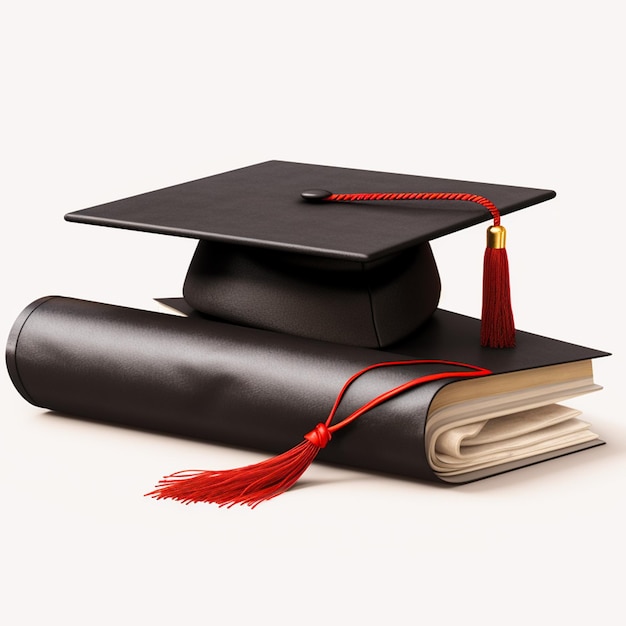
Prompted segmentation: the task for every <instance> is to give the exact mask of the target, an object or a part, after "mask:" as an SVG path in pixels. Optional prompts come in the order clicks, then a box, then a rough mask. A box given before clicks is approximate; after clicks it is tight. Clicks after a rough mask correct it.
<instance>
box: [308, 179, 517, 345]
mask: <svg viewBox="0 0 626 626" xmlns="http://www.w3.org/2000/svg"><path fill="white" fill-rule="evenodd" d="M302 197H303V198H304V199H305V200H309V201H312V202H371V201H385V202H386V201H390V200H454V201H462V202H474V203H476V204H480V205H481V206H482V207H484V208H485V209H487V210H488V211H489V212H490V213H491V215H492V216H493V226H491V227H490V228H489V230H488V231H487V249H486V251H485V259H484V265H483V307H482V320H481V331H480V343H481V345H482V346H484V347H488V348H513V347H514V346H515V324H514V321H513V310H512V307H511V289H510V285H509V262H508V258H507V254H506V249H505V247H504V246H505V238H506V231H505V230H504V227H503V226H501V225H500V211H499V210H498V207H496V205H495V204H494V203H493V202H491V200H488V199H487V198H484V197H483V196H478V195H475V194H470V193H445V192H415V193H413V192H410V193H408V192H407V193H332V192H330V191H326V190H324V189H310V190H307V191H303V192H302Z"/></svg>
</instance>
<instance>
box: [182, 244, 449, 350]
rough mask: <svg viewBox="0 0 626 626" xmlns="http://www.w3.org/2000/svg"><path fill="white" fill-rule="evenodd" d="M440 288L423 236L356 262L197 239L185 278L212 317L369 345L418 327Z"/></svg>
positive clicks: (192, 296)
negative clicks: (418, 241)
mask: <svg viewBox="0 0 626 626" xmlns="http://www.w3.org/2000/svg"><path fill="white" fill-rule="evenodd" d="M440 291H441V283H440V280H439V272H438V270H437V266H436V264H435V260H434V257H433V254H432V250H431V248H430V245H429V244H428V243H424V244H421V245H419V246H416V247H414V248H411V249H410V250H405V251H403V252H400V253H397V254H393V255H389V256H387V257H384V258H382V259H378V260H376V261H368V262H358V261H348V260H339V259H329V258H325V257H315V256H311V255H305V254H298V253H293V252H284V251H281V250H267V249H260V248H253V247H248V246H238V245H230V244H225V243H222V242H210V241H200V242H199V244H198V247H197V248H196V252H195V254H194V257H193V259H192V262H191V265H190V267H189V271H188V273H187V277H186V279H185V284H184V298H185V300H186V301H187V303H188V304H189V305H190V306H191V307H192V308H193V309H195V310H196V311H199V312H201V313H204V314H206V315H209V316H211V317H214V318H217V319H221V320H224V321H227V322H230V323H234V324H240V325H244V326H252V327H255V328H262V329H266V330H274V331H278V332H282V333H287V334H291V335H297V336H301V337H309V338H313V339H320V340H325V341H332V342H336V343H342V344H347V345H355V346H363V347H369V348H382V347H385V346H388V345H390V344H392V343H394V342H395V341H398V340H400V339H402V338H404V337H406V336H407V335H409V334H410V333H412V332H413V331H414V330H416V329H417V328H418V327H419V326H420V325H421V324H422V323H423V322H424V321H426V320H427V319H428V318H429V317H430V315H431V314H432V313H433V311H434V310H435V309H436V308H437V304H438V302H439V295H440Z"/></svg>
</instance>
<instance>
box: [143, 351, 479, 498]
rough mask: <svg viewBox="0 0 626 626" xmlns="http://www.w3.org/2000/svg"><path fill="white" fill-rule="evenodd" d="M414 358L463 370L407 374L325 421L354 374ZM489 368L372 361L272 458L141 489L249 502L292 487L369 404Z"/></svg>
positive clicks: (166, 495)
mask: <svg viewBox="0 0 626 626" xmlns="http://www.w3.org/2000/svg"><path fill="white" fill-rule="evenodd" d="M416 364H440V365H451V366H455V367H461V368H466V371H445V372H437V373H434V374H427V375H424V376H420V377H419V378H414V379H412V380H409V381H408V382H406V383H403V384H402V385H399V386H397V387H395V388H393V389H390V390H389V391H386V392H385V393H382V394H380V395H379V396H376V397H375V398H374V399H373V400H370V401H369V402H367V403H366V404H364V405H363V406H362V407H360V408H359V409H357V410H356V411H354V412H353V413H351V414H350V415H348V416H347V417H346V418H345V419H343V420H342V421H341V422H339V423H337V424H334V425H331V422H332V420H333V418H334V417H335V414H336V413H337V410H338V408H339V405H340V403H341V400H342V399H343V397H344V395H345V393H346V391H347V390H348V387H350V385H351V384H352V383H353V382H354V381H355V380H356V379H357V378H359V377H360V376H362V375H363V374H365V373H366V372H369V371H371V370H374V369H377V368H380V367H390V366H399V365H416ZM488 374H491V372H490V371H489V370H487V369H485V368H483V367H478V366H475V365H467V364H465V363H458V362H456V361H444V360H435V359H418V360H411V361H386V362H383V363H375V364H373V365H370V366H368V367H365V368H364V369H362V370H360V371H359V372H357V373H356V374H354V375H353V376H351V377H350V378H349V379H348V380H347V381H346V382H345V383H344V385H343V387H342V389H341V391H340V392H339V394H338V396H337V398H336V400H335V403H334V405H333V407H332V409H331V411H330V413H329V415H328V417H327V419H326V421H325V422H324V423H320V424H318V425H317V426H316V427H315V428H314V429H313V430H312V431H311V432H309V433H307V434H306V435H305V436H304V441H302V442H300V443H299V444H298V445H297V446H295V447H293V448H291V450H288V451H287V452H284V453H282V454H280V455H278V456H276V457H274V458H271V459H267V460H265V461H261V462H260V463H255V464H253V465H247V466H246V467H241V468H235V469H230V470H224V471H212V470H185V471H182V472H176V473H174V474H171V475H170V476H166V477H165V478H163V479H162V480H161V481H160V482H159V484H158V485H157V486H156V488H155V489H154V490H153V491H151V492H149V493H147V494H146V496H151V497H153V498H156V499H157V500H161V499H166V498H169V499H172V500H178V501H180V502H183V503H184V504H190V503H192V502H211V503H214V504H217V505H219V506H226V507H231V506H233V505H235V504H246V505H248V506H250V507H251V508H254V507H256V506H257V505H259V504H260V503H261V502H265V501H267V500H270V499H272V498H275V497H276V496H278V495H280V494H281V493H284V492H285V491H287V490H288V489H289V488H290V487H292V486H293V485H294V484H295V483H296V481H297V480H298V479H299V478H300V477H301V476H302V474H304V472H305V471H306V469H307V468H308V467H309V465H311V463H312V462H313V461H314V460H315V458H316V457H317V454H318V452H319V451H320V450H321V449H322V448H324V447H326V445H327V444H328V442H329V441H330V440H331V437H332V434H333V433H335V432H337V431H338V430H340V429H341V428H344V427H345V426H347V425H348V424H350V423H352V422H353V421H354V420H356V419H357V418H359V417H360V416H361V415H363V414H364V413H367V412H368V411H370V410H371V409H373V408H374V407H376V406H378V405H380V404H382V403H383V402H386V401H388V400H390V399H391V398H395V397H396V396H398V395H400V394H401V393H404V392H405V391H407V390H409V389H412V388H413V387H416V386H418V385H422V384H424V383H427V382H432V381H435V380H442V379H447V378H473V377H477V376H486V375H488Z"/></svg>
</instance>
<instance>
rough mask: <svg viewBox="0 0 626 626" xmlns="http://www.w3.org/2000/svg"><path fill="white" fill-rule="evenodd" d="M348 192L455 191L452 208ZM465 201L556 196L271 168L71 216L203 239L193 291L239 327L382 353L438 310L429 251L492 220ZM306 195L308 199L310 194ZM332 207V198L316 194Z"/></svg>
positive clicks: (204, 305)
mask: <svg viewBox="0 0 626 626" xmlns="http://www.w3.org/2000/svg"><path fill="white" fill-rule="evenodd" d="M310 189H322V190H329V191H330V192H333V193H341V194H363V193H387V192H389V193H395V194H402V193H405V194H411V193H412V194H415V193H416V192H419V193H422V194H428V193H430V194H452V195H451V196H449V197H447V198H444V199H447V200H448V202H445V203H442V202H432V201H430V200H429V199H426V200H420V199H418V200H410V201H408V202H395V201H394V200H395V199H403V200H404V199H406V198H404V197H400V198H391V197H390V198H389V199H382V200H381V199H377V201H376V202H368V201H366V200H371V199H372V198H367V197H363V198H362V200H363V202H358V201H357V202H349V203H336V202H308V201H307V200H305V199H304V198H303V197H302V193H303V192H305V191H306V190H310ZM461 194H468V195H470V196H472V197H474V198H475V197H480V198H486V199H488V200H489V201H491V202H492V203H493V204H494V205H495V206H496V207H497V210H498V211H499V213H501V214H506V213H510V212H512V211H516V210H518V209H522V208H525V207H528V206H531V205H533V204H537V203H539V202H543V201H545V200H548V199H550V198H552V197H554V196H555V193H554V192H553V191H549V190H544V189H531V188H524V187H513V186H505V185H496V184H488V183H478V182H468V181H459V180H448V179H442V178H429V177H423V176H412V175H405V174H391V173H384V172H370V171H363V170H357V169H348V168H339V167H328V166H322V165H309V164H301V163H291V162H285V161H268V162H265V163H260V164H257V165H252V166H250V167H244V168H241V169H237V170H233V171H229V172H226V173H223V174H218V175H214V176H209V177H207V178H202V179H199V180H194V181H191V182H187V183H183V184H179V185H174V186H172V187H167V188H164V189H159V190H157V191H152V192H149V193H144V194H141V195H137V196H133V197H130V198H126V199H123V200H117V201H114V202H110V203H107V204H102V205H99V206H95V207H91V208H88V209H84V210H81V211H76V212H73V213H69V214H67V215H66V216H65V217H66V219H67V220H69V221H73V222H82V223H87V224H98V225H104V226H113V227H118V228H127V229H132V230H140V231H148V232H154V233H162V234H168V235H177V236H183V237H191V238H195V239H199V240H200V241H199V244H198V246H197V249H196V252H195V254H194V257H193V259H192V261H191V265H190V267H189V271H188V273H187V276H186V279H185V283H184V289H183V294H184V297H185V300H186V301H187V303H188V304H189V305H190V306H191V307H193V308H194V309H195V310H197V311H199V312H201V313H204V314H206V315H208V316H211V317H215V318H218V319H222V320H226V321H229V322H232V323H236V324H242V325H247V326H253V327H257V328H265V329H270V330H275V331H280V332H284V333H290V334H295V335H301V336H305V337H312V338H317V339H324V340H329V341H334V342H339V343H344V344H353V345H361V346H367V347H383V346H387V345H390V344H392V343H393V342H395V341H397V340H399V339H401V338H403V337H405V336H407V335H409V334H410V333H411V332H412V331H413V330H415V329H416V328H417V327H418V326H419V325H420V324H421V323H422V322H424V321H425V320H426V319H427V318H428V317H429V316H430V315H431V314H432V313H433V312H434V310H435V309H436V307H437V304H438V302H439V294H440V281H439V274H438V271H437V267H436V264H435V261H434V259H433V255H432V251H431V248H430V245H429V242H430V241H431V240H433V239H436V238H438V237H441V236H443V235H447V234H449V233H453V232H455V231H458V230H460V229H463V228H466V227H469V226H472V225H474V224H477V223H479V222H482V221H485V220H488V219H489V218H490V214H489V211H487V210H485V207H484V206H480V205H479V204H476V203H475V202H472V201H467V200H471V198H463V199H459V198H460V195H461ZM305 195H306V194H305ZM309 195H312V196H313V197H314V199H315V198H316V197H317V198H318V199H323V198H324V194H321V195H319V194H316V193H313V194H309Z"/></svg>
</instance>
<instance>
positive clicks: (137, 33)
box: [0, 0, 626, 626]
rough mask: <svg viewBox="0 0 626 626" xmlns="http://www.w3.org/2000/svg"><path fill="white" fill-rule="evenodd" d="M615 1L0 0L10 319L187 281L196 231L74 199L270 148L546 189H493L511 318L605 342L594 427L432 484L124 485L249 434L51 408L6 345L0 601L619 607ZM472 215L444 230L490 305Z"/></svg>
mask: <svg viewBox="0 0 626 626" xmlns="http://www.w3.org/2000/svg"><path fill="white" fill-rule="evenodd" d="M621 15H622V13H621V10H620V3H618V2H610V1H607V0H597V1H596V2H593V3H585V2H550V1H549V0H542V1H541V2H538V1H535V0H526V2H523V3H513V4H511V3H502V2H495V1H492V2H487V1H480V0H479V1H477V2H461V1H451V2H446V1H444V2H429V3H425V2H397V1H394V0H387V1H385V2H370V1H369V0H360V1H359V2H343V1H342V0H333V1H332V2H328V1H326V0H317V2H314V3H313V2H311V3H307V4H304V3H298V2H293V1H292V2H278V1H274V0H265V1H263V2H252V1H249V0H246V1H240V2H209V1H205V2H199V1H196V2H189V1H179V2H163V1H155V0H152V1H150V2H148V1H140V2H133V1H125V2H118V1H116V0H109V1H108V2H102V3H97V2H68V1H64V0H57V1H56V2H43V1H32V2H28V1H24V2H3V3H2V13H1V16H0V24H1V25H0V31H1V36H0V63H1V68H2V69H1V72H2V73H1V89H2V95H1V98H0V107H1V108H0V111H1V118H0V124H1V136H0V158H1V170H0V172H1V174H0V176H1V185H0V201H1V209H2V213H1V216H2V217H1V226H0V229H1V230H0V233H1V235H2V246H1V249H0V268H1V269H0V271H1V280H2V294H3V306H2V308H1V310H0V331H1V334H2V335H3V336H4V337H6V336H7V335H8V332H9V329H10V327H11V324H12V323H13V321H14V319H15V318H16V317H17V315H18V314H19V312H20V311H21V310H22V308H23V307H24V306H26V305H27V304H28V303H30V302H31V301H32V300H34V299H36V298H38V297H40V296H44V295H49V294H58V295H65V296H73V297H77V298H86V299H93V300H97V301H102V302H112V303H116V304H123V305H128V306H139V307H144V308H145V307H150V306H151V303H150V299H151V298H152V297H159V296H177V295H179V294H180V290H181V286H182V281H183V278H184V274H185V272H186V268H187V265H188V263H189V260H190V258H191V254H192V252H193V249H194V246H195V242H193V241H191V240H182V239H181V240H177V239H175V238H171V237H163V236H159V235H149V234H141V233H133V232H126V231H117V230H114V229H106V228H98V227H92V226H84V225H78V224H69V223H67V222H65V221H64V220H63V215H64V214H65V213H67V212H68V211H73V210H78V209H81V208H85V207H88V206H92V205H94V204H98V203H101V202H106V201H110V200H115V199H119V198H123V197H127V196H129V195H132V194H136V193H141V192H144V191H150V190H152V189H157V188H160V187H164V186H167V185H170V184H175V183H179V182H184V181H187V180H192V179H195V178H200V177H203V176H208V175H211V174H216V173H219V172H223V171H227V170H230V169H234V168H237V167H243V166H246V165H251V164H253V163H257V162H261V161H265V160H270V159H284V160H290V161H301V162H306V163H319V164H324V165H335V166H344V167H356V168H363V169H371V170H381V171H390V172H400V173H407V174H419V175H426V176H437V177H444V178H460V179H466V180H477V181H485V182H494V183H502V184H511V185H521V186H530V187H540V188H548V189H554V190H556V191H557V194H558V195H557V197H556V199H554V200H551V201H550V202H547V203H544V204H541V205H538V206H536V207H533V208H530V209H527V210H525V211H522V212H520V213H516V214H515V215H512V216H509V217H508V218H506V219H505V221H504V223H505V225H506V226H507V228H508V234H509V241H508V243H509V245H508V250H509V259H510V262H511V272H512V278H511V280H512V284H513V305H514V310H515V316H516V322H517V326H518V328H520V329H523V330H527V331H531V332H535V333H539V334H544V335H549V336H553V337H556V338H559V339H563V340H566V341H570V342H573V343H578V344H582V345H586V346H589V347H593V348H597V349H602V350H606V351H609V352H612V353H613V356H611V357H608V358H604V359H600V360H598V361H597V362H596V363H595V374H596V379H597V382H598V383H600V384H602V385H603V386H604V387H605V388H604V390H603V391H601V392H599V393H597V394H593V395H591V396H589V397H586V398H581V399H579V400H577V401H576V402H575V406H576V407H577V408H581V409H582V410H583V411H584V413H585V417H586V418H587V419H588V420H589V421H591V422H592V423H593V425H594V427H595V430H596V431H597V432H599V433H600V435H601V436H602V437H603V438H604V439H605V440H606V441H607V442H608V444H607V445H606V446H603V447H601V448H597V449H594V450H591V451H586V452H583V453H580V454H577V455H573V456H569V457H566V458H563V459H560V460H555V461H551V462H549V463H544V464H541V465H539V466H535V467H531V468H527V469H523V470H520V471H517V472H513V473H510V474H507V475H504V476H501V477H496V478H492V479H488V480H486V481H481V482H479V483H475V484H471V485H467V486H459V487H457V488H454V489H441V488H438V487H436V486H433V485H429V484H416V483H413V482H410V481H402V480H396V479H391V478H389V479H388V478H383V477H379V476H371V475H368V474H366V473H359V472H351V471H347V470H341V469H336V468H331V467H324V466H320V465H314V466H313V467H312V468H311V469H310V470H309V472H308V474H307V477H306V478H307V481H306V484H305V488H300V489H296V490H293V491H291V492H289V493H288V494H285V495H283V496H281V497H280V498H278V499H276V500H274V501H272V502H271V503H268V504H266V505H262V506H260V507H259V508H258V509H256V510H254V511H250V510H248V509H244V508H236V509H231V510H222V509H219V508H217V507H213V506H210V505H197V506H188V507H185V506H182V505H180V504H177V503H173V502H157V501H154V500H151V499H148V498H144V497H142V494H143V493H145V491H146V490H148V489H149V488H151V487H152V486H153V484H154V483H155V481H156V480H158V478H160V476H162V475H163V474H164V473H168V472H170V471H173V470H176V469H183V468H185V467H211V468H222V467H234V466H238V465H241V464H244V463H249V462H253V461H256V460H259V459H261V458H263V457H264V455H255V454H252V453H249V452H244V451H239V450H233V449H229V448H223V447H218V446H210V445H206V444H200V443H194V442H189V441H182V440H177V439H175V438H168V437H160V436H156V435H147V434H143V433H138V432H134V431H131V430H125V429H120V428H114V427H107V426H102V425H95V424H91V423H87V422H83V421H81V420H76V419H69V418H67V417H65V416H61V415H51V414H47V413H46V412H45V411H43V410H40V409H37V408H35V407H33V406H31V405H29V404H27V403H26V402H25V401H24V400H23V399H22V398H21V396H19V395H18V393H17V392H16V391H15V389H14V388H13V386H12V384H11V382H10V380H9V378H8V376H7V374H6V371H4V368H3V370H2V373H1V374H0V401H1V403H2V404H1V415H0V480H1V485H0V487H1V493H2V514H1V515H0V542H1V543H0V577H1V580H0V597H1V599H0V622H1V623H2V624H7V625H10V626H18V625H20V626H21V625H26V624H28V625H30V624H63V625H79V624H80V625H84V624H90V625H100V624H106V625H110V624H153V625H160V624H219V625H224V624H251V623H273V624H313V623H318V622H322V621H323V622H325V623H328V624H417V623H438V624H459V623H471V624H478V623H481V624H529V623H534V624H548V623H559V624H566V623H567V624H589V623H594V624H602V625H607V624H623V623H624V621H623V620H624V606H623V593H624V561H625V559H626V540H625V532H624V527H625V514H624V510H625V509H626V507H624V500H625V495H626V490H625V487H626V471H625V470H626V462H625V457H624V452H625V450H626V424H625V422H624V411H623V401H622V391H623V384H624V366H625V363H624V349H625V348H626V345H625V340H624V326H623V323H622V315H623V310H624V308H623V303H622V300H623V292H624V283H623V280H624V279H623V270H624V256H623V250H624V239H623V234H622V232H620V228H621V223H622V222H623V215H624V195H623V188H624V171H625V168H624V165H625V163H624V145H625V143H626V135H625V132H624V121H623V120H624V110H625V109H626V102H625V99H624V88H623V82H624V81H623V78H624V75H623V73H624V61H625V60H626V59H625V52H626V46H625V44H624V34H623V20H622V17H621ZM483 242H484V227H482V226H478V227H476V228H472V229H469V230H468V231H466V232H465V233H461V234H458V235H453V236H449V237H447V238H446V239H445V241H438V242H436V243H435V254H436V255H437V258H438V261H439V266H440V270H441V273H442V279H443V283H444V288H443V295H442V301H441V306H442V307H443V308H448V309H451V310H455V311H459V312H462V313H466V314H469V315H475V316H477V315H479V307H480V280H481V276H480V275H481V271H482V268H481V264H482V251H483V245H484V244H483Z"/></svg>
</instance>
